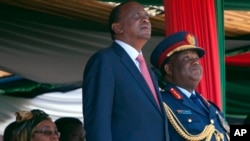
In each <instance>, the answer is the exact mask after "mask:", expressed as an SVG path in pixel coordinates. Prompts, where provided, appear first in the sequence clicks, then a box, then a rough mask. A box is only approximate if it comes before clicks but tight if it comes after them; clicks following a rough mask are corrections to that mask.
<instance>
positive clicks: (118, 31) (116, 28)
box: [112, 23, 123, 33]
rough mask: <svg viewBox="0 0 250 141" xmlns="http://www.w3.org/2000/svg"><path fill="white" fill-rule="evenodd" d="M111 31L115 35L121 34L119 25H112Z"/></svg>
mask: <svg viewBox="0 0 250 141" xmlns="http://www.w3.org/2000/svg"><path fill="white" fill-rule="evenodd" d="M112 30H113V31H114V32H115V33H122V32H123V30H122V29H121V26H120V24H119V23H113V24H112Z"/></svg>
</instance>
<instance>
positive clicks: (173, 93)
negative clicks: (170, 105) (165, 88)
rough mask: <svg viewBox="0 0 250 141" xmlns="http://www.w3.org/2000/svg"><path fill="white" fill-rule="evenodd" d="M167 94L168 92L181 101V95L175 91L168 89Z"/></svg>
mask: <svg viewBox="0 0 250 141" xmlns="http://www.w3.org/2000/svg"><path fill="white" fill-rule="evenodd" d="M169 92H170V93H171V94H172V95H173V96H174V97H175V98H176V99H179V100H181V99H182V98H183V97H182V95H181V94H180V93H179V92H178V91H177V90H175V89H174V88H170V90H169Z"/></svg>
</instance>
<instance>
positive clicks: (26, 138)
mask: <svg viewBox="0 0 250 141" xmlns="http://www.w3.org/2000/svg"><path fill="white" fill-rule="evenodd" d="M16 122H17V123H18V128H17V132H18V135H17V136H18V137H17V141H59V137H60V132H58V130H57V127H56V125H55V123H54V122H53V121H52V119H51V118H50V117H49V115H48V114H46V113H45V112H44V111H42V110H38V109H35V110H31V111H20V112H16Z"/></svg>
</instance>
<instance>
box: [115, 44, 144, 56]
mask: <svg viewBox="0 0 250 141" xmlns="http://www.w3.org/2000/svg"><path fill="white" fill-rule="evenodd" d="M115 42H116V43H117V44H119V45H120V46H121V47H122V48H123V49H124V50H125V51H126V52H127V54H128V55H129V56H130V58H131V59H133V60H136V57H137V56H138V55H139V53H141V52H138V51H137V50H136V49H135V48H134V47H132V46H131V45H129V44H127V43H125V42H123V41H121V40H115Z"/></svg>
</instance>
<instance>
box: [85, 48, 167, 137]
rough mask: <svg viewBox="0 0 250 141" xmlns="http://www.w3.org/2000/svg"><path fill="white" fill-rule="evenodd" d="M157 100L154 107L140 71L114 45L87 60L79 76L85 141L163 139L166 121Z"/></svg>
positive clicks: (120, 49) (165, 131)
mask: <svg viewBox="0 0 250 141" xmlns="http://www.w3.org/2000/svg"><path fill="white" fill-rule="evenodd" d="M150 73H151V76H152V78H153V83H154V85H155V87H156V88H158V85H157V82H156V81H157V80H156V77H155V76H154V75H153V73H152V71H150ZM156 91H157V95H158V98H159V100H160V101H161V95H160V94H159V91H158V90H156ZM160 103H161V105H160V106H161V107H159V106H157V103H156V102H155V100H154V98H153V96H152V93H151V91H150V89H149V87H148V86H147V83H146V81H145V80H144V78H143V76H142V75H141V73H140V71H139V70H138V68H137V67H136V65H135V64H134V62H133V61H132V60H131V58H130V57H129V55H128V54H127V53H126V52H125V50H124V49H123V48H122V47H120V46H119V45H118V44H116V43H113V44H112V45H111V46H110V47H108V48H106V49H103V50H101V51H99V52H97V53H96V54H94V55H93V56H92V57H91V58H90V60H89V61H88V63H87V65H86V68H85V71H84V79H83V116H84V128H85V130H86V139H87V141H167V140H168V138H169V135H168V127H167V120H166V115H165V114H164V111H163V105H162V102H160Z"/></svg>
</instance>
